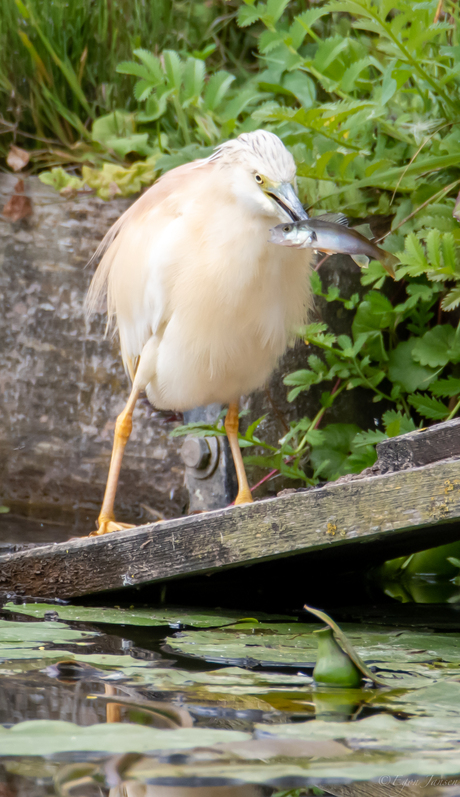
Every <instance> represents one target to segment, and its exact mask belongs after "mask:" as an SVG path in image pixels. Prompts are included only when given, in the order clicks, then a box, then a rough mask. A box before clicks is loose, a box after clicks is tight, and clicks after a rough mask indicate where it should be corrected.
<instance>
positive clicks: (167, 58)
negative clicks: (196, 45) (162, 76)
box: [163, 50, 183, 92]
mask: <svg viewBox="0 0 460 797" xmlns="http://www.w3.org/2000/svg"><path fill="white" fill-rule="evenodd" d="M163 60H164V65H165V72H166V77H167V80H168V84H169V87H170V88H171V89H173V90H174V91H175V92H178V91H179V89H180V87H181V83H182V69H183V64H182V62H181V60H180V57H179V55H178V54H177V53H176V51H175V50H163Z"/></svg>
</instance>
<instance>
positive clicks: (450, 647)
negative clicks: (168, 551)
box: [166, 623, 460, 676]
mask: <svg viewBox="0 0 460 797" xmlns="http://www.w3.org/2000/svg"><path fill="white" fill-rule="evenodd" d="M316 628H318V626H315V625H306V624H302V623H297V624H291V623H279V624H267V623H260V624H258V625H252V626H250V625H249V624H247V625H246V626H243V625H238V626H236V625H235V626H232V627H228V628H225V629H218V630H216V631H206V630H203V631H184V632H179V633H177V634H174V636H173V637H172V638H170V639H169V640H168V645H167V648H166V649H167V650H169V651H172V652H173V653H174V652H175V653H180V654H182V655H186V656H191V657H193V658H201V659H204V660H206V661H209V662H214V663H218V664H237V665H239V666H249V667H250V666H255V665H257V664H259V665H261V666H264V667H267V666H275V665H276V666H283V667H296V668H298V667H301V666H305V665H310V666H313V665H314V663H315V661H316V651H317V640H316V639H315V635H314V633H313V632H314V630H315V629H316ZM342 630H343V631H344V633H345V634H346V636H347V638H348V640H349V641H350V643H351V644H352V645H353V647H354V648H355V650H356V652H357V653H358V655H359V656H360V657H361V659H363V660H364V662H365V663H366V664H367V665H369V664H378V666H379V668H380V667H381V669H382V671H387V670H392V669H397V670H401V669H404V668H406V669H407V668H410V666H411V665H412V664H414V663H418V662H431V661H436V660H438V661H445V662H456V663H460V638H459V637H458V635H457V634H437V633H433V632H425V633H423V632H420V631H411V630H407V631H406V630H400V629H396V630H395V629H391V630H385V629H384V628H382V627H381V626H366V625H358V624H354V623H344V624H343V625H342ZM402 665H404V667H402ZM381 674H382V675H383V676H385V674H386V673H385V672H382V673H381Z"/></svg>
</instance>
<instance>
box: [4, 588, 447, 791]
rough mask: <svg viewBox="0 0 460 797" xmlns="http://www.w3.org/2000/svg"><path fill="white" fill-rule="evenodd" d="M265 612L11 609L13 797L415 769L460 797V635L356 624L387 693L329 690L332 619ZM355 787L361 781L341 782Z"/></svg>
mask: <svg viewBox="0 0 460 797" xmlns="http://www.w3.org/2000/svg"><path fill="white" fill-rule="evenodd" d="M403 608H404V607H403ZM76 616H84V617H85V618H86V620H85V621H84V622H82V621H81V620H80V621H76V620H75V619H73V620H72V619H69V618H70V617H76ZM91 617H93V618H94V617H102V618H103V619H108V620H110V622H104V623H101V622H96V621H95V620H94V619H93V620H92V621H88V618H91ZM118 617H119V618H120V619H122V620H123V621H124V622H123V623H120V624H117V623H116V622H114V620H116V619H117V618H118ZM255 619H256V618H254V619H252V620H246V621H243V622H240V623H235V613H231V612H227V613H226V612H225V610H222V611H220V612H213V611H212V610H206V609H204V610H201V611H197V610H193V609H189V608H188V609H184V608H180V607H165V606H160V607H157V608H156V609H155V608H152V607H139V606H131V607H125V608H123V607H122V608H113V607H112V608H110V609H107V610H103V609H101V608H100V607H91V606H86V607H81V606H80V607H79V606H77V607H69V606H61V605H55V606H54V607H53V606H51V607H46V606H42V605H40V604H30V605H27V606H25V605H17V606H14V605H13V604H11V603H9V604H6V608H5V607H4V609H3V611H2V612H1V614H0V626H1V627H0V659H2V660H3V663H0V674H1V677H0V725H2V726H3V729H4V730H3V732H0V794H2V795H6V797H10V795H17V797H22V795H27V797H29V795H33V797H42V795H66V797H77V796H78V797H92V796H93V795H107V796H110V797H122V796H123V795H124V796H125V797H143V796H144V795H145V797H150V795H152V797H163V796H164V797H167V796H168V795H170V797H188V796H189V795H190V797H198V795H200V796H201V795H204V797H206V795H209V797H219V795H222V797H227V795H228V797H263V796H265V795H267V797H270V796H271V795H275V794H278V793H280V792H283V793H284V792H286V791H289V792H290V793H291V791H292V794H295V795H298V794H313V793H318V792H317V791H316V792H312V791H311V789H312V787H313V785H315V788H321V789H322V790H323V791H325V790H326V793H332V794H339V793H340V794H342V793H347V794H350V795H353V794H356V795H357V794H358V793H359V794H363V793H364V794H376V795H377V794H379V792H378V791H375V789H376V788H377V785H378V784H379V781H380V782H381V783H384V782H385V778H386V777H388V776H389V775H391V776H392V777H393V778H399V779H401V782H402V781H403V780H404V781H407V780H408V779H411V778H412V779H414V778H416V779H417V784H418V785H417V788H420V789H421V788H422V786H423V789H424V791H423V792H420V793H421V794H424V795H428V797H434V795H441V794H442V795H445V797H448V795H451V794H457V793H458V791H459V789H458V788H457V786H456V783H458V778H456V771H457V768H458V769H459V770H460V765H458V764H457V759H458V744H459V741H460V700H458V699H457V698H459V697H460V669H459V666H460V648H459V644H460V643H459V640H458V634H457V633H455V632H454V633H452V632H446V631H445V630H444V629H443V630H442V631H427V630H426V629H423V630H422V629H420V628H419V627H415V628H412V629H408V628H407V627H405V626H404V624H403V626H402V627H398V628H395V627H388V626H382V625H381V624H375V623H374V624H373V625H372V626H371V625H366V626H364V625H362V624H356V623H355V624H345V625H344V627H345V628H346V629H347V633H348V635H349V638H350V639H351V640H352V641H353V643H354V644H355V646H356V647H357V648H358V649H359V650H360V652H361V653H363V651H364V653H365V652H366V651H367V653H368V656H367V659H368V660H369V659H370V660H371V661H373V662H374V666H376V667H377V668H378V670H379V673H380V674H382V673H384V674H385V677H386V678H387V679H388V684H389V685H388V688H384V689H373V688H371V687H370V686H364V687H363V688H361V689H350V690H346V689H345V690H342V689H330V688H329V689H327V688H322V689H319V688H318V687H315V686H314V684H313V683H312V679H311V672H312V666H313V661H311V660H309V659H313V660H314V658H315V649H314V635H313V634H312V631H313V630H314V629H315V628H317V627H318V626H317V625H315V624H314V625H311V624H310V625H307V624H303V623H302V624H301V623H299V622H297V618H295V617H292V618H289V617H287V618H281V617H273V618H271V619H270V618H268V617H260V618H259V620H260V621H259V622H255ZM165 620H168V623H169V624H165ZM140 623H144V624H143V625H141V624H140ZM146 623H149V624H148V625H147V624H146ZM451 623H452V624H455V619H452V620H451ZM444 624H445V623H444ZM360 646H361V648H362V649H361V648H360ZM206 658H207V659H208V661H206ZM209 659H212V660H213V662H212V663H211V662H210V661H209ZM216 661H218V662H219V663H216ZM375 662H377V664H375ZM242 665H244V666H242ZM430 690H431V691H430ZM417 695H420V698H419V699H417ZM350 729H351V730H350ZM434 775H436V777H437V782H438V781H439V783H440V780H439V779H441V780H442V783H441V785H439V784H437V785H434V781H433V780H432V777H433V776H434ZM430 778H431V780H430ZM382 779H383V780H382ZM350 782H351V783H355V784H356V788H358V783H359V789H361V791H359V792H358V791H356V792H354V791H348V792H340V789H339V785H340V784H341V783H342V784H343V788H345V785H344V784H346V783H348V784H350ZM365 787H366V788H368V789H370V791H369V790H368V791H366V790H364V792H363V791H362V789H363V788H365ZM347 788H348V789H350V788H351V787H350V786H347ZM414 788H415V786H414V784H413V783H411V784H410V785H408V784H406V785H404V787H403V789H404V790H403V792H402V793H403V794H404V793H405V792H407V794H413V793H415V792H414V791H413V789H414ZM330 789H333V791H332V792H331V791H330ZM338 789H339V790H338ZM411 789H412V791H411ZM456 789H457V791H456ZM328 790H329V791H328ZM373 790H374V791H373ZM408 790H409V791H408Z"/></svg>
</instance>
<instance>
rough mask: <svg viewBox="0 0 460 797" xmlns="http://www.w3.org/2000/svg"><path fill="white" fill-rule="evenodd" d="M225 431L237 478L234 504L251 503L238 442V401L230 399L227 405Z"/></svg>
mask: <svg viewBox="0 0 460 797" xmlns="http://www.w3.org/2000/svg"><path fill="white" fill-rule="evenodd" d="M225 431H226V432H227V437H228V442H229V443H230V448H231V450H232V455H233V462H234V463H235V469H236V478H237V479H238V495H237V496H236V498H235V505H236V504H249V503H252V500H253V499H252V495H251V491H250V489H249V484H248V479H247V476H246V471H245V469H244V464H243V457H242V456H241V449H240V446H239V443H238V402H237V401H232V403H231V404H229V405H228V412H227V416H226V418H225Z"/></svg>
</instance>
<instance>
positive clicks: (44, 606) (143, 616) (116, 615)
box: [3, 603, 287, 628]
mask: <svg viewBox="0 0 460 797" xmlns="http://www.w3.org/2000/svg"><path fill="white" fill-rule="evenodd" d="M3 608H4V609H8V610H9V611H11V612H19V613H20V614H27V615H28V616H29V617H43V616H44V615H45V614H46V612H50V611H52V612H57V613H58V615H59V619H61V620H72V621H78V622H83V623H88V622H94V623H116V624H117V625H145V626H152V627H153V626H165V625H170V626H175V627H178V626H182V625H183V626H187V625H189V626H194V627H196V628H212V627H214V626H215V627H217V626H223V625H233V624H234V623H235V622H238V620H243V621H246V619H247V618H243V617H242V614H241V612H238V611H236V610H228V611H226V612H219V611H215V610H214V609H201V610H200V609H196V610H193V609H185V608H184V609H180V608H177V609H163V608H158V609H154V608H149V609H142V608H137V607H136V608H135V607H132V608H131V609H121V608H117V609H115V608H113V607H112V608H110V607H104V606H72V605H70V604H62V605H61V604H53V603H20V604H15V603H6V604H5V605H4V607H3ZM270 618H271V619H274V620H277V619H278V620H283V619H287V618H285V617H283V615H268V614H263V613H261V612H256V613H255V614H254V617H253V618H251V619H252V621H253V622H255V623H257V622H258V621H259V620H260V621H261V622H264V621H267V620H269V619H270Z"/></svg>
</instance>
